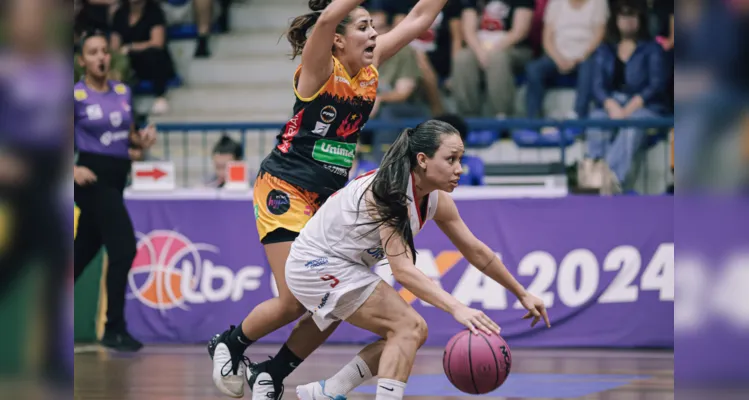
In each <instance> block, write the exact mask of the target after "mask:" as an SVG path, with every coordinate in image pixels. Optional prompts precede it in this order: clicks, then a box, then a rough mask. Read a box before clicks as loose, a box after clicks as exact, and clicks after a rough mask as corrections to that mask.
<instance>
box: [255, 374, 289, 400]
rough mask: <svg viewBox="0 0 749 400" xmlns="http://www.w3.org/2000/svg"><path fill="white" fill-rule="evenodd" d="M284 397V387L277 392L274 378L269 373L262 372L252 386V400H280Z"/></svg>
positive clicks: (281, 386) (280, 387) (280, 386)
mask: <svg viewBox="0 0 749 400" xmlns="http://www.w3.org/2000/svg"><path fill="white" fill-rule="evenodd" d="M281 397H283V385H279V389H278V391H276V388H275V385H274V382H273V377H271V376H270V374H269V373H267V372H261V373H260V374H259V375H258V376H257V379H256V380H255V384H254V385H253V386H252V400H269V399H270V400H280V399H281Z"/></svg>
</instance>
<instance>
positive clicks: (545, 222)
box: [126, 197, 674, 348]
mask: <svg viewBox="0 0 749 400" xmlns="http://www.w3.org/2000/svg"><path fill="white" fill-rule="evenodd" d="M127 204H128V208H129V210H130V213H131V217H132V219H133V223H134V226H135V229H136V231H137V234H138V252H137V256H136V259H135V262H134V263H133V267H132V270H131V273H130V280H129V289H128V302H127V308H126V317H127V320H128V324H129V328H130V330H131V332H132V333H133V335H134V336H136V337H137V338H139V339H141V340H143V341H145V342H151V343H154V342H166V343H201V342H206V341H207V340H208V339H209V338H210V337H211V336H212V335H214V334H216V333H219V332H220V331H222V330H224V329H226V328H228V326H229V325H237V324H239V323H240V322H241V321H242V319H243V318H244V317H245V316H246V315H247V313H248V312H249V311H250V310H252V308H253V307H254V306H256V305H257V304H259V303H260V302H262V301H264V300H266V299H268V298H271V296H274V295H275V293H276V291H275V285H274V283H273V279H272V278H271V274H270V270H269V268H268V265H267V262H266V259H265V253H264V250H263V247H262V246H261V245H260V243H259V240H258V235H257V230H256V227H255V221H254V218H253V208H252V203H251V202H250V201H247V200H132V199H131V200H128V201H127ZM457 204H458V208H459V210H460V213H461V215H462V217H463V219H464V220H465V222H466V224H467V225H468V227H469V228H470V229H471V230H472V231H473V233H474V234H475V235H476V236H477V237H478V238H479V239H480V240H482V241H483V242H484V243H486V244H487V245H489V247H491V248H492V249H493V250H494V251H496V252H497V254H498V255H499V256H500V257H501V258H502V260H503V261H504V263H505V264H506V265H507V267H508V268H509V269H510V271H511V272H512V273H513V274H514V275H515V276H517V277H518V280H519V281H520V282H521V283H522V284H523V285H524V286H525V287H526V288H528V290H529V291H530V292H532V293H534V294H536V295H537V296H539V297H541V298H542V299H543V300H544V302H545V303H546V304H547V307H548V310H549V316H550V317H551V321H552V328H551V329H546V328H544V327H542V324H539V325H537V326H536V327H535V328H531V327H530V323H529V321H527V320H522V319H521V317H522V316H523V315H524V313H525V312H524V310H523V309H522V308H519V305H518V304H517V299H516V298H515V297H514V296H513V295H512V294H511V293H509V292H507V291H505V289H504V288H502V287H501V286H500V285H499V284H497V283H496V282H494V281H491V280H490V279H488V278H486V277H484V276H483V274H481V273H480V272H479V271H478V270H477V269H476V268H474V267H473V266H470V265H469V263H468V262H467V261H466V260H465V259H464V258H463V257H462V255H461V254H460V253H459V252H457V251H456V250H455V247H454V246H453V245H452V244H451V243H450V241H449V240H448V239H447V238H446V237H445V235H444V234H442V232H440V231H439V229H438V228H437V226H436V224H434V223H429V224H428V225H427V227H426V228H425V229H424V231H422V233H420V234H419V235H418V236H417V237H416V248H417V250H418V256H417V263H416V264H417V265H416V266H417V267H418V268H420V269H421V270H422V271H423V272H424V273H425V274H426V275H427V276H429V277H431V278H432V279H434V281H435V282H437V283H438V284H440V285H441V286H442V287H443V288H444V289H445V290H447V291H448V292H450V293H452V294H453V295H454V296H455V297H456V298H458V299H459V300H461V301H462V302H464V303H465V304H468V305H470V306H472V307H475V308H480V309H482V310H484V311H485V312H486V313H487V314H488V315H489V316H490V317H491V318H493V319H494V320H495V321H497V322H498V323H499V325H500V326H501V327H502V335H503V337H505V338H506V339H507V340H508V342H509V343H511V344H512V345H513V346H517V347H666V348H671V347H673V344H674V320H673V315H674V301H673V299H674V246H673V237H674V229H673V226H674V225H673V223H674V221H673V215H674V214H673V198H671V197H619V198H598V197H567V198H560V199H507V200H458V201H457ZM385 268H387V267H385ZM377 272H378V273H379V274H380V275H381V276H383V278H384V279H385V280H386V281H387V282H389V283H391V284H394V285H395V287H396V288H397V289H398V290H401V294H402V296H403V297H404V298H405V299H406V300H407V301H411V304H412V305H413V306H414V308H415V309H416V310H417V311H418V312H419V313H421V315H422V316H423V317H424V318H425V319H426V321H427V323H428V325H429V339H428V341H427V345H436V346H442V345H444V344H445V343H447V341H448V339H449V338H450V337H451V336H453V335H454V334H455V333H457V332H458V331H459V330H461V329H462V327H461V325H459V324H458V323H457V322H456V321H455V320H454V319H453V318H452V316H450V315H449V314H447V313H445V312H443V311H441V310H439V309H436V308H434V307H432V306H429V305H426V304H425V303H422V302H421V300H419V299H414V298H413V296H412V295H411V294H410V293H408V292H407V291H405V290H402V289H401V287H400V285H398V284H397V283H395V282H394V281H393V278H392V274H390V271H389V270H386V269H380V270H378V271H377ZM292 327H293V324H292V325H289V326H287V327H285V328H283V329H281V330H279V331H277V332H275V333H273V334H271V335H269V336H268V337H266V338H264V339H263V341H264V342H267V343H281V342H283V341H285V340H286V338H287V336H288V334H289V332H290V331H291V328H292ZM374 338H375V335H373V334H371V333H369V332H366V331H364V330H361V329H358V328H355V327H353V326H350V325H348V324H345V323H344V324H342V325H341V326H340V328H339V329H338V331H336V333H334V334H333V336H331V338H330V340H329V342H332V343H366V342H370V341H372V340H373V339H374Z"/></svg>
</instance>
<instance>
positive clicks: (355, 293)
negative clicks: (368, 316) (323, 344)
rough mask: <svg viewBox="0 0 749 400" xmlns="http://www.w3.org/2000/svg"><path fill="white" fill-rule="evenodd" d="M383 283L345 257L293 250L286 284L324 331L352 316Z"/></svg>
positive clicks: (287, 263)
mask: <svg viewBox="0 0 749 400" xmlns="http://www.w3.org/2000/svg"><path fill="white" fill-rule="evenodd" d="M380 281H382V278H380V276H379V275H377V274H376V273H374V271H372V270H371V269H370V268H369V267H367V266H366V265H364V264H355V263H352V262H351V261H348V260H344V259H341V258H336V257H330V256H319V257H305V256H302V255H301V254H300V253H299V252H295V251H294V250H293V248H292V251H291V254H290V255H289V258H288V259H287V261H286V284H287V285H288V287H289V290H290V291H291V293H292V294H293V295H294V297H296V298H297V300H299V302H300V303H302V305H304V307H305V308H306V309H307V310H309V311H310V313H312V319H313V320H314V321H315V324H317V327H318V328H320V330H321V331H322V330H325V329H327V328H328V327H329V326H330V324H332V323H333V322H335V321H339V320H346V319H347V318H348V317H350V316H351V315H352V314H353V313H354V312H355V311H356V310H358V309H359V307H361V306H362V304H364V302H365V301H366V300H367V299H368V298H369V296H370V295H371V294H372V292H374V290H375V288H376V287H377V285H378V284H379V283H380Z"/></svg>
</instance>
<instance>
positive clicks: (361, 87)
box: [292, 57, 380, 103]
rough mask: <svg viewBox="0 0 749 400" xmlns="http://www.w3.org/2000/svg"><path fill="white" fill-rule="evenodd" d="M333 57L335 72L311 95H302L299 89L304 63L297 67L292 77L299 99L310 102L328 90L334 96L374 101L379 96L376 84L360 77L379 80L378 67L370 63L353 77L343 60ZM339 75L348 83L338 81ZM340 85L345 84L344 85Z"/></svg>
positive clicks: (295, 93)
mask: <svg viewBox="0 0 749 400" xmlns="http://www.w3.org/2000/svg"><path fill="white" fill-rule="evenodd" d="M332 59H333V72H332V73H331V74H330V76H329V77H328V80H326V81H325V83H323V85H322V87H320V89H319V90H318V91H317V92H316V93H315V94H314V95H312V96H311V97H302V96H301V95H300V94H299V91H298V90H297V82H298V80H299V75H300V74H301V72H302V65H299V66H298V67H297V69H296V72H294V77H293V79H292V88H293V89H294V95H295V96H296V97H297V98H298V99H299V100H301V101H303V102H305V103H309V102H311V101H313V100H315V99H316V98H318V97H319V96H320V95H321V94H323V93H325V92H328V93H330V94H331V95H332V96H337V97H339V98H341V99H346V98H349V97H356V96H360V97H363V98H369V99H371V100H372V101H374V99H375V97H376V96H377V87H376V85H375V84H374V83H369V82H360V79H366V78H369V80H375V81H376V80H378V79H379V76H380V72H379V71H378V70H377V68H375V66H374V65H369V66H367V67H364V68H362V69H360V70H359V72H358V73H357V74H356V76H354V78H351V77H350V76H349V74H348V71H346V68H344V67H343V64H341V62H340V61H339V60H338V59H337V58H335V57H332ZM369 73H371V75H370V76H367V75H369ZM372 75H373V76H372ZM338 77H340V78H341V79H343V80H345V81H346V82H348V83H343V82H338V80H339V79H337V78H338ZM339 85H345V86H344V87H342V86H339Z"/></svg>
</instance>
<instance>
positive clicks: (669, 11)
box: [652, 0, 674, 112]
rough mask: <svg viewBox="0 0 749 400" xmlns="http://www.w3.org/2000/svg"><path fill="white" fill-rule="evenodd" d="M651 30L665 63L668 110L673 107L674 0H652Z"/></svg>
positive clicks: (671, 109)
mask: <svg viewBox="0 0 749 400" xmlns="http://www.w3.org/2000/svg"><path fill="white" fill-rule="evenodd" d="M652 14H653V18H652V32H653V35H654V36H655V40H656V41H657V42H658V43H659V44H660V45H661V47H663V51H665V52H666V54H665V61H666V64H665V66H664V68H665V70H666V74H667V76H666V81H667V82H668V85H669V87H668V90H666V99H667V100H668V108H669V111H671V112H673V107H674V0H652Z"/></svg>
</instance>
